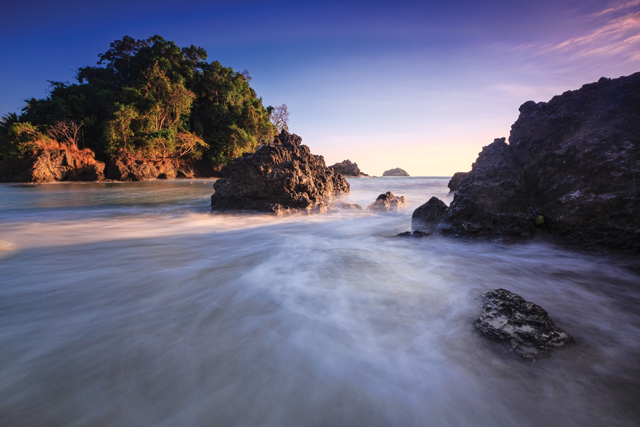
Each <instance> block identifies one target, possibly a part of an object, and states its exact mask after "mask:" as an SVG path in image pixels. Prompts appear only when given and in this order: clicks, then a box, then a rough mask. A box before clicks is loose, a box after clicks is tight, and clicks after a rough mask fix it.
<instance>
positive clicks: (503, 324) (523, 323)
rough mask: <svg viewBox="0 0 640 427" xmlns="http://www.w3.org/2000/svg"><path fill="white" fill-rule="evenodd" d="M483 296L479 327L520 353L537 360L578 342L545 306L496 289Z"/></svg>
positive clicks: (490, 336) (477, 325) (482, 331)
mask: <svg viewBox="0 0 640 427" xmlns="http://www.w3.org/2000/svg"><path fill="white" fill-rule="evenodd" d="M482 300H483V307H482V313H481V314H480V317H478V320H476V322H475V326H476V328H477V329H478V330H479V331H480V333H481V334H483V335H484V336H486V337H489V338H491V339H494V340H497V341H503V342H507V343H509V346H510V348H511V351H512V352H514V353H516V354H517V355H519V356H522V357H524V358H527V359H532V360H533V359H536V358H538V357H540V356H545V355H547V354H549V352H550V351H551V350H553V349H555V348H559V347H563V346H565V345H566V344H569V343H571V342H574V339H573V337H572V336H571V335H569V334H568V333H566V332H565V331H563V330H562V329H560V328H558V327H557V326H556V325H555V323H554V322H553V320H552V319H551V318H550V317H549V314H548V313H547V312H546V311H545V310H544V309H543V308H542V307H540V306H539V305H537V304H534V303H532V302H528V301H525V300H524V298H522V297H521V296H519V295H516V294H514V293H512V292H509V291H507V290H505V289H494V290H492V291H489V292H487V293H486V294H484V295H483V296H482Z"/></svg>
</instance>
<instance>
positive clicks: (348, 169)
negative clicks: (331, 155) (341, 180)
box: [329, 159, 369, 176]
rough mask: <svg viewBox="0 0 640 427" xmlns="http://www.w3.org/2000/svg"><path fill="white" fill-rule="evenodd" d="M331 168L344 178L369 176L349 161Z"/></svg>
mask: <svg viewBox="0 0 640 427" xmlns="http://www.w3.org/2000/svg"><path fill="white" fill-rule="evenodd" d="M329 167H330V168H331V169H333V170H334V171H336V172H338V173H339V174H341V175H342V176H369V175H367V174H366V173H364V172H362V171H361V170H360V168H359V167H358V164H357V163H354V162H352V161H351V160H348V159H347V160H345V161H343V162H340V163H336V164H334V165H332V166H329Z"/></svg>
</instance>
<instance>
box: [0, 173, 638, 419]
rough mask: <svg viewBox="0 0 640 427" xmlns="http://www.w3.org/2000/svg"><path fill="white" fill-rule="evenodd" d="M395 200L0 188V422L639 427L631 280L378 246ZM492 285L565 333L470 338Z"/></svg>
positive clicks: (375, 183)
mask: <svg viewBox="0 0 640 427" xmlns="http://www.w3.org/2000/svg"><path fill="white" fill-rule="evenodd" d="M350 184H351V188H352V192H351V195H350V196H349V198H348V199H347V201H349V202H351V203H357V204H360V205H362V206H363V207H366V206H367V205H369V204H371V203H372V202H373V201H374V200H375V198H376V197H377V195H378V194H380V193H383V192H386V191H392V192H393V193H394V194H396V195H399V196H400V195H404V196H406V197H407V199H408V208H407V209H406V210H404V211H401V212H399V213H391V214H386V213H376V212H371V211H367V210H366V209H363V210H361V211H353V210H343V211H340V210H338V211H333V212H330V213H328V214H322V215H311V216H305V215H293V216H288V217H280V218H278V217H274V216H269V215H262V214H233V215H232V214H219V213H215V214H213V213H211V212H210V207H209V202H210V201H209V197H210V195H211V194H212V192H213V190H212V181H211V180H193V181H188V180H184V181H173V182H169V181H155V182H143V183H113V184H50V185H38V186H29V185H2V186H0V425H2V426H3V427H4V426H36V425H40V426H63V425H64V426H85V425H91V426H147V425H155V426H190V425H193V426H229V425H236V426H257V425H260V426H516V425H517V426H634V425H640V405H639V404H638V402H639V401H640V277H639V276H638V275H637V273H634V272H632V271H629V270H626V269H624V268H623V267H621V266H618V264H617V263H616V260H615V259H613V258H605V257H595V256H592V255H586V254H580V253H574V252H571V251H568V250H566V249H562V248H560V247H556V246H554V245H552V244H550V243H546V242H544V241H535V242H532V243H529V244H524V245H514V246H499V245H497V244H492V243H469V242H463V241H460V240H455V239H448V238H442V237H437V236H431V237H427V238H421V239H416V238H398V237H395V236H396V235H397V234H398V233H400V232H404V231H407V230H410V228H411V224H410V223H411V213H412V211H413V209H415V208H416V207H417V206H419V205H420V204H422V203H424V202H426V201H427V200H428V199H429V198H430V197H431V196H434V195H435V196H437V197H439V198H441V199H443V200H444V201H445V202H446V203H449V202H450V201H451V199H452V195H451V194H449V193H448V189H447V188H446V184H447V179H445V178H354V179H350ZM496 288H505V289H508V290H510V291H513V292H515V293H518V294H520V295H521V296H522V297H524V298H525V299H527V300H529V301H533V302H535V303H537V304H539V305H541V306H542V307H543V308H545V309H546V310H547V311H548V312H549V314H550V315H551V317H552V318H553V319H554V320H555V321H556V324H557V325H558V326H559V327H561V328H563V329H565V330H566V331H567V332H569V333H570V334H572V335H573V337H574V338H575V339H576V344H575V345H571V346H569V347H567V348H564V349H560V350H558V351H556V352H554V353H553V355H552V357H549V358H544V359H539V360H536V361H535V362H530V361H526V360H521V359H519V358H517V357H516V356H515V355H514V354H511V353H509V351H508V347H505V346H503V345H501V344H499V343H495V342H492V341H489V340H487V339H486V338H483V337H481V336H480V335H479V334H478V333H477V332H476V330H475V329H474V326H473V322H474V320H475V319H476V318H477V316H478V314H479V312H480V305H479V301H478V297H479V296H480V295H482V294H483V293H484V292H486V291H488V290H490V289H496Z"/></svg>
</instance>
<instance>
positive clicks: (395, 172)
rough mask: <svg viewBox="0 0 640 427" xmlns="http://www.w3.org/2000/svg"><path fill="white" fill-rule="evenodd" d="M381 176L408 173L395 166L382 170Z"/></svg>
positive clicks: (405, 174)
mask: <svg viewBox="0 0 640 427" xmlns="http://www.w3.org/2000/svg"><path fill="white" fill-rule="evenodd" d="M382 176H409V174H408V173H407V172H406V171H405V170H404V169H400V168H395V169H389V170H388V171H384V173H383V174H382Z"/></svg>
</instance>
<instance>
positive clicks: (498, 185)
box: [443, 73, 640, 254]
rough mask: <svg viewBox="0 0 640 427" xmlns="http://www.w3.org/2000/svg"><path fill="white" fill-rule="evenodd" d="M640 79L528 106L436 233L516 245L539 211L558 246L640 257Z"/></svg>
mask: <svg viewBox="0 0 640 427" xmlns="http://www.w3.org/2000/svg"><path fill="white" fill-rule="evenodd" d="M638 111H640V73H636V74H633V75H631V76H628V77H621V78H618V79H606V78H602V79H600V80H599V81H598V82H597V83H592V84H587V85H584V86H583V87H582V88H581V89H579V90H575V91H568V92H565V93H564V94H562V95H559V96H556V97H554V98H553V99H551V100H550V101H549V102H540V103H535V102H533V101H529V102H526V103H524V104H523V105H522V106H521V107H520V116H519V117H518V120H517V121H516V122H515V123H514V125H513V126H512V128H511V135H510V137H509V143H508V144H507V143H506V142H505V140H504V138H501V139H497V140H495V141H494V142H493V143H492V144H490V145H488V146H487V147H484V149H483V150H482V152H481V153H480V155H479V156H478V159H477V160H476V162H475V163H474V164H473V166H472V169H471V171H470V172H469V173H468V175H467V176H466V177H465V178H464V179H462V180H461V181H460V183H459V185H458V187H457V190H456V194H455V196H454V199H453V201H452V203H451V204H450V206H449V209H448V210H447V213H446V216H445V222H446V224H447V225H446V226H445V227H444V228H443V232H444V233H447V234H452V235H459V236H468V237H486V238H491V239H493V238H499V239H502V240H508V241H517V240H524V239H529V238H531V237H532V236H533V235H534V234H535V233H536V232H537V230H538V229H537V228H536V227H535V224H534V217H533V216H532V215H530V214H529V210H528V207H529V206H531V207H534V208H536V209H539V210H541V211H543V212H544V214H545V221H547V222H552V223H553V227H552V228H551V229H552V231H554V232H555V234H556V235H557V237H559V238H560V239H561V240H562V241H563V242H565V243H568V244H571V245H574V246H580V247H583V248H586V249H596V248H610V249H616V250H622V251H628V252H632V253H635V254H638V253H640V179H639V177H640V115H638V114H637V112H638Z"/></svg>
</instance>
